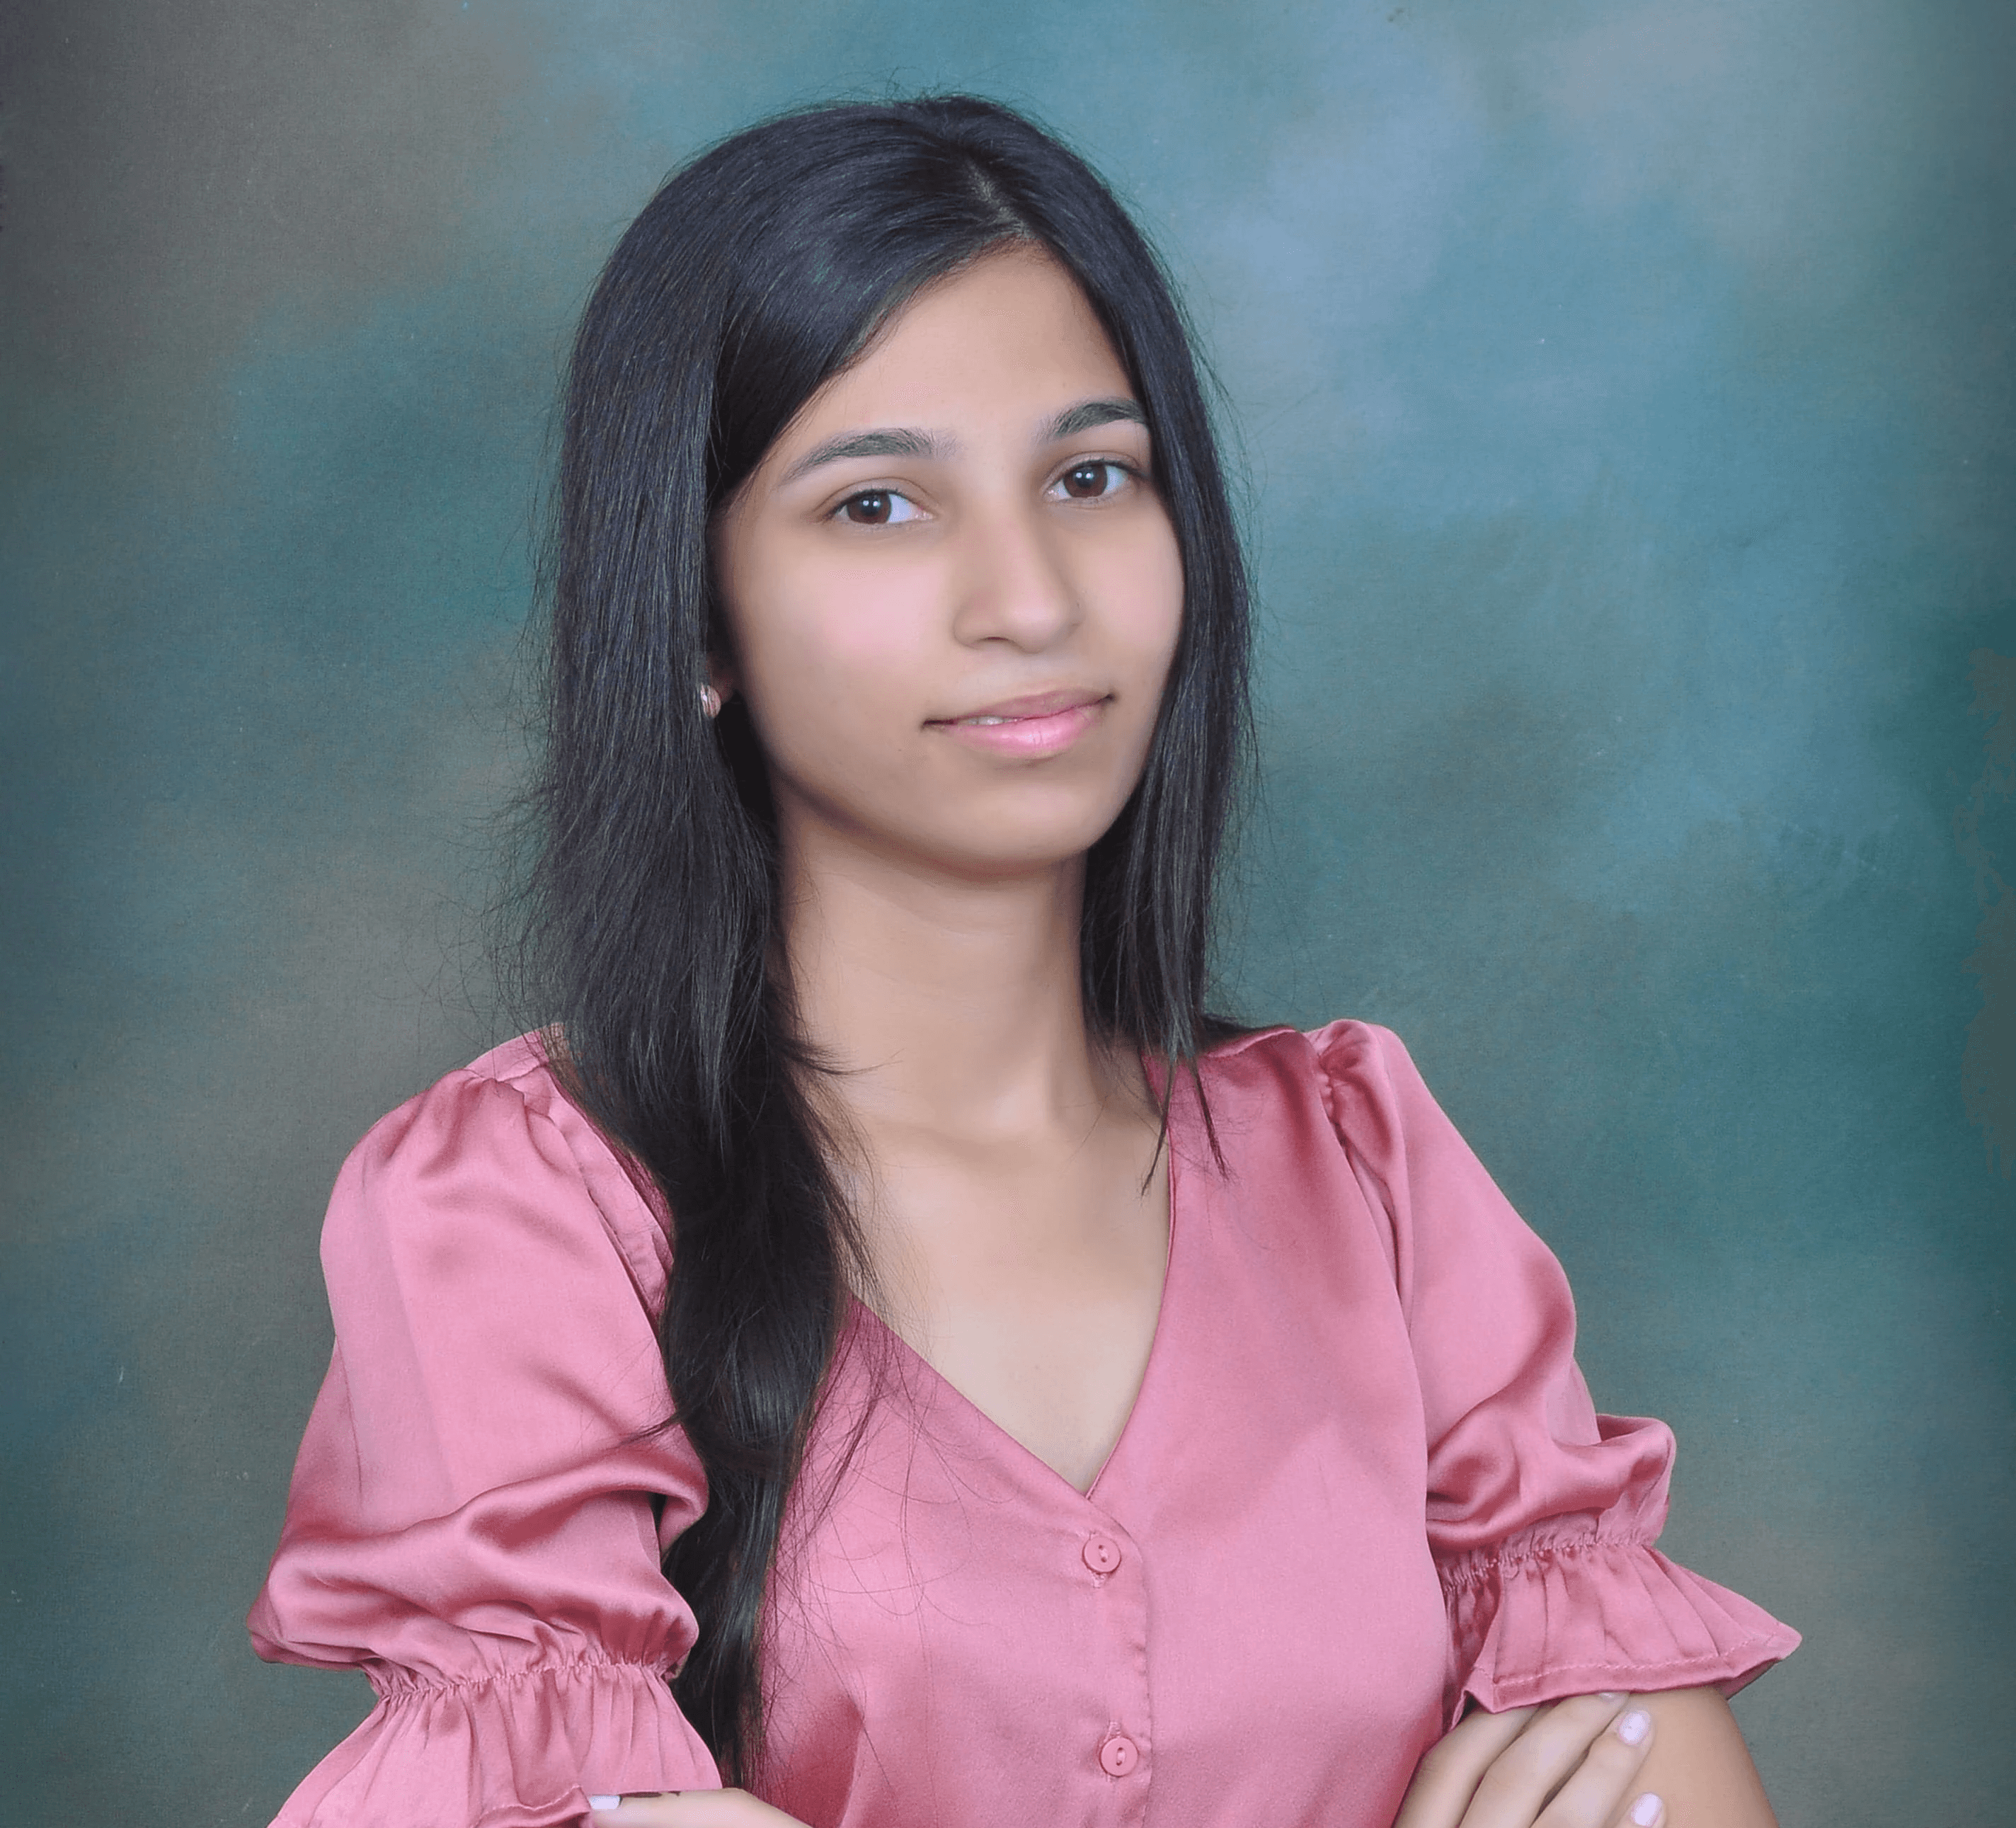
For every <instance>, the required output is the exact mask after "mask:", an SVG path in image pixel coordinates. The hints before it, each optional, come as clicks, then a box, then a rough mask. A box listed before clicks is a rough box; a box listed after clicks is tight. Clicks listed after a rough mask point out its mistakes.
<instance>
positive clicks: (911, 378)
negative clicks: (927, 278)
mask: <svg viewBox="0 0 2016 1828" xmlns="http://www.w3.org/2000/svg"><path fill="white" fill-rule="evenodd" d="M1131 394H1132V388H1131V386H1130V385H1129V382H1128V379H1127V371H1126V370H1125V368H1124V367H1123V366H1121V362H1120V359H1119V357H1118V355H1117V354H1116V353H1115V352H1114V348H1113V345H1112V343H1111V341H1109V340H1108V338H1107V334H1106V332H1105V330H1104V328H1103V326H1101V324H1100V321H1099V319H1098V317H1097V315H1096V314H1095V313H1094V312H1093V308H1092V306H1091V305H1090V303H1089V301H1087V300H1086V298H1085V294H1084V293H1083V291H1082V290H1080V288H1079V287H1078V282H1077V281H1076V280H1075V279H1073V278H1072V277H1071V275H1070V274H1069V273H1068V272H1066V271H1065V269H1064V268H1063V267H1062V266H1061V265H1060V264H1059V263H1058V262H1057V260H1056V258H1054V257H1053V255H1051V254H1049V253H1048V252H1047V251H1045V250H1043V249H1042V248H1040V247H1031V246H1028V245H1026V244H1020V245H1016V246H1013V247H1007V248H1004V249H1001V250H999V251H995V252H992V253H989V254H983V255H982V256H981V258H979V259H978V260H977V261H974V262H973V263H972V264H971V265H969V266H967V267H963V268H961V269H959V271H958V272H955V273H952V274H950V275H949V276H947V277H945V279H940V280H938V281H936V282H935V283H933V284H931V285H930V286H928V287H925V288H924V289H923V290H922V291H921V292H920V293H918V294H917V295H916V297H913V298H912V299H910V300H909V301H908V302H907V303H906V304H905V305H903V307H902V308H901V309H900V310H898V311H897V312H895V314H894V315H892V316H891V319H890V320H889V321H888V323H886V324H884V326H883V327H882V328H881V330H880V331H878V332H877V334H876V336H875V337H873V340H872V341H870V342H869V344H868V346H867V348H866V349H865V350H864V351H863V352H862V354H861V355H859V357H858V358H857V359H855V362H853V363H852V364H851V366H848V368H846V369H844V370H842V371H841V373H838V374H837V375H835V376H833V377H832V379H830V380H828V381H827V382H826V384H825V385H824V386H823V387H822V388H819V391H817V392H816V393H815V394H814V395H812V398H810V399H809V400H808V401H807V402H805V406H804V408H803V409H801V411H800V413H799V414H798V416H797V418H796V419H795V420H793V421H792V423H791V424H790V427H787V430H786V431H785V432H784V434H783V436H782V437H780V438H779V439H778V441H777V444H776V448H775V449H773V450H772V452H770V459H771V460H783V461H785V462H788V461H789V460H790V457H791V456H792V454H793V453H794V452H798V451H801V450H803V449H805V448H807V447H808V446H809V445H812V444H813V443H815V442H818V441H819V440H820V439H822V438H826V437H827V436H829V435H830V434H833V432H835V431H848V430H853V429H856V428H862V429H866V428H869V427H877V426H898V425H900V426H906V427H918V428H920V429H924V430H943V431H956V432H959V433H960V434H962V435H963V436H965V437H970V436H971V435H973V434H975V433H977V432H979V431H982V430H983V429H985V427H989V426H992V427H997V428H998V429H999V430H1000V431H1002V432H1003V433H1004V434H1012V435H1017V436H1026V435H1027V434H1028V432H1029V431H1030V430H1031V428H1032V427H1035V426H1038V425H1040V424H1046V423H1047V422H1048V421H1049V420H1051V419H1052V418H1054V417H1055V416H1056V415H1057V413H1058V412H1059V411H1060V409H1062V408H1064V407H1067V406H1071V405H1073V404H1075V402H1078V401H1079V400H1082V399H1085V398H1089V397H1091V396H1093V395H1109V396H1112V395H1118V396H1123V397H1125V396H1129V395H1131Z"/></svg>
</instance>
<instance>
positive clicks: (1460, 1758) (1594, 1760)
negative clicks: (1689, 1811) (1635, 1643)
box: [1393, 1695, 1666, 1828]
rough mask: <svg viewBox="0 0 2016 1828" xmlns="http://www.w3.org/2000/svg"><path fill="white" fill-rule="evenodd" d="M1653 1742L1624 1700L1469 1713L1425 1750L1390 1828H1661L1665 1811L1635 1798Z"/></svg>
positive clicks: (1649, 1729)
mask: <svg viewBox="0 0 2016 1828" xmlns="http://www.w3.org/2000/svg"><path fill="white" fill-rule="evenodd" d="M1653 1736H1654V1727H1653V1723H1652V1716H1651V1713H1650V1712H1649V1711H1647V1710H1646V1709H1645V1708H1643V1707H1639V1706H1638V1705H1636V1703H1635V1702H1633V1700H1632V1699H1631V1697H1630V1696H1625V1695H1575V1696H1570V1697H1569V1698H1568V1700H1562V1701H1555V1702H1552V1703H1550V1704H1549V1705H1547V1706H1546V1707H1514V1708H1511V1709H1510V1710H1508V1711H1507V1712H1505V1713H1503V1714H1482V1713H1474V1714H1471V1715H1470V1716H1469V1717H1468V1718H1467V1719H1465V1720H1464V1721H1463V1722H1461V1724H1460V1725H1458V1726H1457V1727H1456V1730H1455V1731H1454V1732H1450V1733H1448V1734H1445V1736H1443V1737H1442V1739H1440V1740H1438V1741H1437V1742H1436V1743H1435V1744H1434V1745H1432V1746H1431V1747H1429V1748H1428V1750H1427V1754H1426V1755H1425V1756H1424V1758H1422V1760H1421V1762H1420V1766H1419V1767H1418V1769H1417V1770H1416V1771H1415V1772H1414V1781H1413V1783H1412V1784H1410V1785H1409V1787H1408V1790H1407V1796H1406V1801H1404V1802H1403V1803H1402V1805H1400V1814H1399V1819H1398V1820H1396V1821H1395V1823H1394V1824H1393V1828H1611V1824H1612V1823H1617V1824H1619V1825H1620V1828H1622V1825H1628V1828H1660V1824H1661V1823H1664V1821H1665V1816H1666V1810H1665V1804H1663V1803H1662V1802H1661V1801H1660V1800H1659V1798H1658V1797H1656V1796H1654V1795H1652V1794H1650V1793H1649V1792H1648V1793H1647V1794H1642V1795H1640V1796H1637V1797H1631V1788H1632V1779H1633V1778H1634V1777H1636V1776H1637V1774H1638V1768H1639V1767H1640V1765H1643V1763H1644V1761H1645V1754H1647V1752H1649V1751H1650V1750H1651V1749H1652V1740H1653ZM1627 1798H1629V1800H1630V1807H1629V1809H1628V1810H1627V1809H1625V1807H1624V1805H1625V1801H1626V1800H1627Z"/></svg>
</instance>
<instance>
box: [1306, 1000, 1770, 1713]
mask: <svg viewBox="0 0 2016 1828" xmlns="http://www.w3.org/2000/svg"><path fill="white" fill-rule="evenodd" d="M1312 1040H1313V1041H1314V1042H1315V1044H1316V1049H1317V1055H1318V1058H1319V1062H1320V1065H1321V1069H1322V1071H1323V1077H1324V1080H1325V1085H1326V1095H1327V1098H1328V1100H1329V1103H1330V1117H1331V1120H1332V1122H1333V1123H1334V1125H1335V1126H1336V1128H1337V1134H1338V1136H1339V1138H1340V1140H1341V1141H1343V1143H1344V1145H1345V1151H1346V1153H1347V1155H1348V1156H1349V1157H1350V1158H1351V1161H1352V1166H1353V1168H1354V1170H1355V1171H1356V1172H1357V1174H1358V1175H1359V1178H1360V1180H1361V1181H1363V1183H1364V1184H1365V1185H1366V1192H1367V1193H1368V1194H1369V1195H1370V1197H1371V1198H1372V1199H1373V1202H1374V1205H1375V1209H1377V1208H1379V1207H1383V1209H1384V1212H1385V1213H1386V1215H1387V1217H1388V1220H1389V1222H1390V1224H1391V1227H1392V1234H1393V1249H1394V1267H1395V1280H1396V1282H1397V1283H1398V1285H1399V1293H1400V1299H1401V1303H1402V1309H1403V1311H1404V1313H1405V1315H1406V1323H1407V1327H1408V1331H1409V1336H1410V1338H1411V1339H1412V1341H1413V1350H1414V1357H1415V1361H1416V1363H1417V1367H1418V1371H1419V1377H1420V1390H1421V1395H1422V1400H1423V1405H1424V1419H1425V1422H1426V1426H1427V1448H1428V1491H1427V1530H1428V1541H1429V1546H1430V1548H1431V1550H1432V1551H1433V1552H1434V1556H1435V1564H1436V1567H1437V1569H1438V1572H1439V1574H1440V1575H1441V1577H1442V1592H1443V1595H1444V1598H1445V1601H1446V1603H1447V1606H1448V1611H1449V1633H1450V1640H1451V1646H1452V1663H1451V1675H1450V1682H1449V1700H1450V1716H1451V1718H1452V1719H1453V1718H1454V1717H1455V1715H1456V1713H1457V1712H1458V1711H1460V1708H1461V1707H1462V1705H1463V1696H1466V1695H1467V1696H1472V1697H1474V1699H1475V1700H1477V1701H1478V1702H1479V1703H1480V1704H1481V1705H1482V1706H1484V1707H1487V1708H1489V1709H1492V1710H1493V1711H1496V1710H1499V1709H1503V1708H1507V1707H1522V1706H1525V1705H1527V1704H1530V1703H1533V1702H1537V1701H1543V1700H1552V1699H1553V1698H1555V1697H1557V1696H1561V1695H1568V1694H1576V1693H1586V1692H1588V1691H1590V1690H1595V1689H1635V1690H1640V1691H1644V1690H1653V1689H1676V1688H1691V1687H1695V1686H1704V1685H1708V1684H1713V1685H1715V1686H1717V1687H1719V1688H1720V1689H1722V1691H1723V1693H1725V1694H1733V1693H1735V1691H1736V1690H1737V1689H1740V1688H1741V1687H1742V1686H1743V1685H1744V1683H1745V1682H1748V1681H1750V1680H1751V1678H1752V1677H1754V1676H1755V1675H1759V1674H1760V1673H1761V1672H1762V1671H1763V1670H1764V1668H1766V1666H1767V1665H1769V1664H1772V1663H1773V1662H1775V1661H1777V1660H1778V1659H1779V1658H1780V1657H1784V1656H1786V1655H1787V1654H1788V1653H1790V1652H1791V1650H1793V1649H1794V1648H1795V1646H1797V1644H1798V1641H1799V1639H1798V1633H1797V1632H1795V1631H1792V1630H1791V1628H1788V1627H1787V1626H1785V1625H1783V1624H1780V1623H1779V1622H1778V1621H1777V1620H1776V1619H1774V1618H1773V1617H1771V1616H1770V1614H1769V1613H1766V1612H1765V1611H1763V1610H1762V1609H1761V1608H1759V1607H1758V1606H1754V1605H1752V1604H1751V1603H1750V1602H1749V1601H1748V1600H1747V1599H1744V1598H1743V1597H1742V1596H1741V1595H1740V1594H1737V1593H1732V1592H1729V1591H1728V1590H1727V1589H1726V1588H1722V1587H1718V1586H1716V1585H1714V1584H1713V1583H1712V1581H1705V1580H1703V1579H1701V1577H1700V1576H1699V1575H1697V1574H1692V1573H1690V1572H1689V1571H1688V1570H1687V1569H1685V1568H1683V1567H1679V1566H1677V1565H1676V1563H1672V1562H1671V1561H1669V1560H1668V1559H1666V1557H1665V1556H1662V1555H1661V1554H1660V1553H1659V1552H1658V1550H1657V1549H1654V1548H1653V1546H1652V1544H1653V1542H1654V1539H1655V1538H1657V1537H1658V1534H1659V1531H1660V1530H1661V1527H1663V1525H1664V1524H1665V1519H1666V1503H1667V1488H1668V1484H1669V1480H1670V1479H1671V1477H1672V1465H1673V1437H1672V1431H1671V1430H1669V1429H1668V1428H1667V1427H1666V1426H1665V1423H1663V1422H1655V1421H1651V1420H1649V1419H1643V1418H1637V1417H1631V1416H1616V1415H1597V1413H1596V1412H1595V1409H1594V1408H1593V1405H1592V1404H1591V1403H1590V1401H1589V1391H1588V1388H1587V1386H1586V1385H1585V1384H1584V1383H1583V1382H1582V1373H1581V1372H1580V1371H1579V1369H1578V1368H1577V1367H1576V1365H1575V1307H1574V1303H1573V1302H1572V1300H1571V1298H1570V1296H1569V1293H1568V1278H1566V1277H1565V1276H1564V1275H1563V1274H1562V1271H1561V1265H1560V1264H1559V1263H1557V1261H1556V1260H1555V1259H1554V1257H1553V1253H1551V1252H1550V1250H1549V1249H1547V1247H1546V1246H1545V1245H1544V1244H1543V1243H1542V1242H1540V1240H1539V1238H1537V1237H1535V1235H1534V1234H1533V1233H1532V1231H1531V1230H1530V1229H1528V1227H1527V1226H1526V1224H1525V1223H1524V1221H1522V1220H1521V1219H1520V1217H1519V1216H1518V1214H1517V1213H1515V1212H1514V1210H1512V1207H1511V1206H1510V1203H1509V1202H1507V1199H1506V1198H1505V1196H1504V1195H1503V1194H1502V1193H1500V1192H1499V1190H1498V1188H1497V1187H1496V1184H1494V1183H1493V1182H1492V1179H1491V1177H1490V1176H1489V1174H1486V1173H1485V1170H1484V1168H1483V1166H1482V1164H1481V1163H1479V1162H1478V1159H1477V1158H1476V1156H1474V1155H1473V1154H1471V1151H1470V1149H1469V1148H1468V1146H1467V1145H1466V1144H1465V1143H1464V1141H1463V1138H1461V1137H1460V1136H1459V1135H1458V1134H1456V1128H1455V1127H1454V1126H1453V1124H1452V1123H1450V1122H1449V1119H1448V1117H1447V1116H1445V1115H1444V1114H1443V1112H1442V1109H1441V1107H1440V1106H1439V1105H1437V1104H1436V1103H1435V1100H1434V1098H1432V1097H1431V1095H1430V1094H1429V1092H1428V1090H1427V1087H1426V1086H1425V1085H1424V1084H1423V1083H1422V1082H1421V1077H1420V1074H1419V1073H1417V1071H1416V1070H1415V1068H1414V1063H1413V1061H1412V1060H1411V1059H1409V1058H1408V1055H1407V1052H1406V1049H1405V1048H1404V1047H1402V1045H1401V1044H1400V1042H1399V1039H1398V1038H1397V1037H1395V1036H1394V1035H1392V1034H1391V1033H1388V1031H1387V1030H1385V1029H1381V1028H1375V1027H1373V1026H1370V1025H1369V1024H1366V1023H1363V1022H1337V1023H1334V1024H1332V1025H1331V1026H1330V1027H1329V1028H1327V1029H1322V1030H1319V1032H1318V1033H1316V1035H1315V1036H1313V1037H1312Z"/></svg>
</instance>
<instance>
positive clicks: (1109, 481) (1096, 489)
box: [1051, 457, 1133, 502]
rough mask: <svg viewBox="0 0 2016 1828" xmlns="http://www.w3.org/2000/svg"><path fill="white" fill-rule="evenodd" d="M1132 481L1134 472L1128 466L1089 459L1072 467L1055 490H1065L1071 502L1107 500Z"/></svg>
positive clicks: (1105, 458) (1107, 460)
mask: <svg viewBox="0 0 2016 1828" xmlns="http://www.w3.org/2000/svg"><path fill="white" fill-rule="evenodd" d="M1132 480H1133V473H1132V471H1129V469H1128V468H1127V467H1126V466H1125V464H1122V463H1114V461H1113V460H1112V459H1111V458H1110V457H1088V458H1086V459H1085V461H1084V462H1083V463H1074V464H1072V465H1071V467H1070V468H1069V469H1068V470H1067V471H1065V472H1064V474H1063V475H1061V476H1060V477H1059V478H1057V481H1055V482H1054V483H1053V484H1052V485H1051V487H1052V489H1053V490H1054V489H1062V490H1063V491H1064V496H1065V497H1066V499H1068V500H1071V501H1078V502H1090V501H1103V499H1105V498H1106V497H1107V496H1110V495H1118V493H1119V492H1120V491H1121V489H1125V487H1126V486H1127V485H1128V484H1129V482H1130V481H1132Z"/></svg>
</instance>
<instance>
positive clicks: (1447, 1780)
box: [1393, 1707, 1542, 1828]
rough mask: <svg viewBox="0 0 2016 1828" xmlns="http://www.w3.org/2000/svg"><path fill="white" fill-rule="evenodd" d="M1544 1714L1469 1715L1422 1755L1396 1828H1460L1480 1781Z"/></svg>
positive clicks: (1520, 1710)
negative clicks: (1535, 1719) (1532, 1722)
mask: <svg viewBox="0 0 2016 1828" xmlns="http://www.w3.org/2000/svg"><path fill="white" fill-rule="evenodd" d="M1541 1711H1542V1710H1541V1709H1539V1708H1537V1707H1512V1708H1508V1709H1507V1711H1505V1712H1504V1713H1503V1714H1487V1713H1485V1712H1484V1711H1483V1710H1482V1709H1481V1708H1480V1709H1478V1710H1476V1711H1474V1712H1471V1713H1470V1714H1465V1715H1464V1716H1463V1718H1462V1719H1461V1720H1460V1722H1457V1724H1456V1725H1455V1726H1454V1727H1453V1728H1452V1729H1450V1730H1449V1732H1445V1733H1444V1734H1443V1735H1442V1737H1441V1738H1440V1739H1438V1740H1436V1741H1435V1743H1434V1744H1433V1745H1432V1746H1431V1747H1429V1748H1428V1749H1427V1751H1426V1752H1425V1753H1424V1754H1423V1755H1422V1758H1421V1761H1420V1764H1419V1765H1417V1766H1416V1767H1415V1769H1414V1780H1413V1783H1410V1784H1409V1786H1408V1787H1407V1795H1406V1801H1404V1802H1403V1803H1402V1805H1401V1806H1400V1813H1399V1817H1398V1818H1397V1819H1395V1822H1394V1824H1393V1828H1456V1825H1457V1824H1458V1823H1460V1822H1461V1821H1462V1819H1463V1811H1464V1810H1465V1809H1467V1808H1469V1807H1470V1799H1471V1797H1473V1796H1474V1795H1475V1794H1476V1793H1477V1784H1478V1779H1479V1778H1481V1776H1483V1775H1484V1773H1485V1772H1486V1771H1487V1770H1489V1769H1490V1766H1491V1762H1492V1760H1493V1759H1494V1758H1496V1757H1497V1756H1498V1755H1499V1753H1501V1752H1502V1751H1503V1750H1505V1748H1506V1747H1507V1746H1509V1745H1510V1744H1511V1743H1512V1742H1513V1740H1515V1739H1517V1737H1518V1736H1519V1735H1520V1733H1521V1732H1522V1731H1523V1730H1524V1729H1525V1725H1526V1723H1527V1722H1528V1721H1529V1720H1531V1719H1532V1718H1533V1717H1534V1715H1535V1714H1538V1713H1539V1712H1541Z"/></svg>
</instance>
